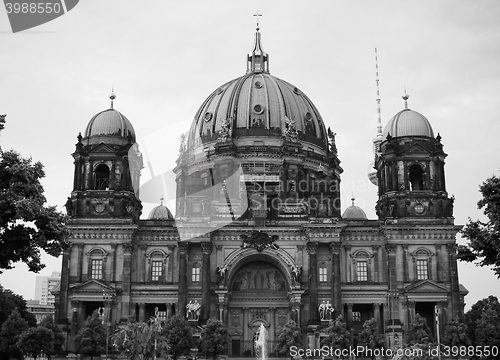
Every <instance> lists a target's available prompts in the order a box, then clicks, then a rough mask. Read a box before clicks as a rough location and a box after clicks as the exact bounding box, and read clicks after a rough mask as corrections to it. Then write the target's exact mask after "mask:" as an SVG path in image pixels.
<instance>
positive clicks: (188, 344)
mask: <svg viewBox="0 0 500 360" xmlns="http://www.w3.org/2000/svg"><path fill="white" fill-rule="evenodd" d="M161 335H162V336H164V337H165V339H166V346H167V353H168V354H170V355H172V356H173V358H174V359H177V357H178V356H180V355H184V354H188V353H189V350H190V349H191V348H192V347H193V345H194V342H193V336H192V333H191V327H190V326H189V323H188V322H187V320H186V319H184V317H183V316H182V315H180V314H178V315H174V316H172V317H171V318H169V319H168V320H167V321H166V322H165V326H164V327H163V329H162V333H161Z"/></svg>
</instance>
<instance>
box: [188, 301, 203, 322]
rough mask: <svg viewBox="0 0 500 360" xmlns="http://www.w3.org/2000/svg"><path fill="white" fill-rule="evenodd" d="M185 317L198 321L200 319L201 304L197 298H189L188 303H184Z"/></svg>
mask: <svg viewBox="0 0 500 360" xmlns="http://www.w3.org/2000/svg"><path fill="white" fill-rule="evenodd" d="M186 310H187V311H186V318H187V319H188V320H195V321H198V320H199V319H200V313H201V304H200V303H199V302H198V300H195V301H194V302H193V300H189V303H188V304H187V305H186Z"/></svg>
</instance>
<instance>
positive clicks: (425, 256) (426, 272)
mask: <svg viewBox="0 0 500 360" xmlns="http://www.w3.org/2000/svg"><path fill="white" fill-rule="evenodd" d="M411 255H412V257H413V271H414V273H415V276H414V278H415V280H427V279H431V259H432V256H433V255H434V254H433V253H431V252H430V251H429V250H428V249H426V248H420V249H418V250H417V251H415V252H413V253H412V254H411Z"/></svg>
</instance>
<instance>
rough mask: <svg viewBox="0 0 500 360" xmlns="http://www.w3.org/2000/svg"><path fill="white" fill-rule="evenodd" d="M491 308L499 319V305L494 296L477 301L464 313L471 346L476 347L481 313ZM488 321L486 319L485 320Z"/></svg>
mask: <svg viewBox="0 0 500 360" xmlns="http://www.w3.org/2000/svg"><path fill="white" fill-rule="evenodd" d="M489 308H491V309H492V310H494V312H495V313H496V314H497V316H498V317H500V303H499V302H498V299H497V297H496V296H493V295H490V296H489V297H487V298H485V299H482V300H479V301H478V302H476V303H475V304H474V305H472V307H471V308H470V310H469V311H467V313H465V317H464V322H465V324H466V325H467V335H468V337H469V339H470V340H471V341H472V345H474V346H477V345H478V343H477V342H476V329H477V325H478V321H479V320H480V319H481V317H482V315H483V313H484V312H485V311H486V310H487V309H489ZM485 320H488V319H485Z"/></svg>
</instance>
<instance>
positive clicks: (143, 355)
mask: <svg viewBox="0 0 500 360" xmlns="http://www.w3.org/2000/svg"><path fill="white" fill-rule="evenodd" d="M161 330H162V324H161V322H159V321H158V319H157V318H152V319H151V320H150V321H148V322H147V323H144V322H141V323H134V322H132V323H128V324H127V326H125V327H124V328H122V329H120V330H118V331H117V332H115V334H114V335H113V336H112V341H113V346H114V347H116V348H117V349H118V350H120V351H121V353H122V355H125V356H127V358H129V359H131V360H148V359H153V358H154V354H155V352H156V355H157V356H164V355H165V352H166V349H167V343H166V339H165V337H163V336H161V335H160V333H161Z"/></svg>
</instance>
